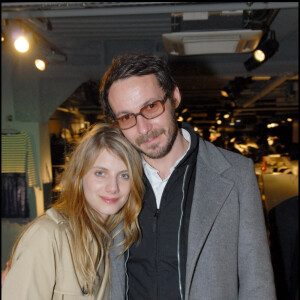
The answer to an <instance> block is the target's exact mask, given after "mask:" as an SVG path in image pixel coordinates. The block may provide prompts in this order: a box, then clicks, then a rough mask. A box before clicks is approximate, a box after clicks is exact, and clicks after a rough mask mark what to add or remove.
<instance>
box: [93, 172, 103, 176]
mask: <svg viewBox="0 0 300 300" xmlns="http://www.w3.org/2000/svg"><path fill="white" fill-rule="evenodd" d="M95 175H96V176H103V175H104V173H103V172H102V171H97V172H95Z"/></svg>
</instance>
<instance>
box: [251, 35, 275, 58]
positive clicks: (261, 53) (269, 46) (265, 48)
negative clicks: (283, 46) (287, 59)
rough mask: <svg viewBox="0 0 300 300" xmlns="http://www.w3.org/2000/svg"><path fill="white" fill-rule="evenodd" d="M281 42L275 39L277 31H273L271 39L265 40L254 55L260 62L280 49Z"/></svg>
mask: <svg viewBox="0 0 300 300" xmlns="http://www.w3.org/2000/svg"><path fill="white" fill-rule="evenodd" d="M278 48H279V44H278V42H277V41H276V40H275V33H274V31H272V33H271V36H270V39H268V40H265V41H263V42H262V43H261V44H260V45H259V46H258V47H257V48H256V50H255V51H254V53H253V57H254V59H255V60H257V61H258V62H260V63H261V62H263V61H265V60H267V59H269V58H270V57H272V56H273V55H274V53H275V52H276V51H277V50H278Z"/></svg>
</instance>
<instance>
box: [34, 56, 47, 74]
mask: <svg viewBox="0 0 300 300" xmlns="http://www.w3.org/2000/svg"><path fill="white" fill-rule="evenodd" d="M34 64H35V66H36V68H37V69H38V70H40V71H45V70H46V67H47V64H48V62H47V60H46V59H45V58H37V59H36V60H35V61H34Z"/></svg>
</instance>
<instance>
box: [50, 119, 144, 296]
mask: <svg viewBox="0 0 300 300" xmlns="http://www.w3.org/2000/svg"><path fill="white" fill-rule="evenodd" d="M102 149H106V150H108V151H111V152H112V153H113V154H115V155H117V156H118V157H119V158H120V159H121V160H122V161H123V162H124V164H125V165H126V167H127V169H128V173H129V177H130V183H131V190H130V194H129V197H128V200H127V202H126V203H125V205H124V206H123V208H122V209H121V210H120V211H119V212H118V213H116V214H115V215H111V216H109V217H108V218H107V220H106V222H105V224H103V223H101V222H99V214H98V212H97V211H96V210H94V209H93V208H92V207H91V206H90V205H89V204H88V202H87V201H86V200H85V197H84V193H83V185H82V178H83V176H84V175H85V174H86V173H87V172H88V170H89V169H90V168H91V167H92V165H93V163H94V162H95V160H96V158H97V157H98V155H99V153H100V151H101V150H102ZM142 173H143V169H142V162H141V157H140V154H139V153H138V152H137V150H135V148H134V147H133V146H132V145H131V144H130V142H129V141H128V140H127V139H126V138H125V137H124V136H123V134H122V133H121V131H120V130H119V129H117V128H115V127H114V126H112V125H109V124H105V123H99V124H96V125H94V126H93V127H92V128H91V129H90V130H89V131H88V132H87V133H86V134H85V135H84V136H83V138H82V139H81V141H80V143H79V144H78V146H77V148H76V149H75V151H74V152H73V153H72V155H71V157H70V159H69V161H68V164H67V167H66V169H65V172H64V173H63V176H62V178H61V188H62V191H61V195H60V198H59V199H58V201H57V202H56V203H55V204H54V205H53V207H54V208H55V209H56V210H58V211H60V212H61V213H62V214H63V215H65V216H66V217H67V219H68V220H69V224H70V227H71V232H72V239H73V241H72V243H73V245H72V249H73V250H74V254H73V255H74V261H75V267H76V270H77V272H79V273H80V275H81V276H80V277H82V278H83V279H84V281H85V282H86V286H85V289H86V290H87V291H88V292H89V293H90V292H91V291H92V290H91V288H92V286H93V282H94V279H95V277H96V273H97V267H98V266H99V263H105V261H108V259H107V257H108V252H109V247H110V245H111V242H112V238H113V237H115V236H116V235H118V234H119V233H120V232H121V231H123V232H124V240H123V241H122V242H121V243H120V244H119V246H123V249H122V251H121V252H120V254H123V253H124V252H125V251H126V250H127V249H128V248H129V247H130V246H131V245H132V244H133V242H134V241H136V240H137V238H138V237H139V235H140V228H139V225H138V214H139V213H140V210H141V206H142V197H143V195H144V185H143V181H142V177H143V176H142ZM122 221H123V225H122V227H121V228H120V229H118V230H117V231H116V230H115V229H116V228H117V226H118V225H119V224H120V223H121V222H122ZM112 232H114V234H113V236H111V235H112ZM91 237H92V239H93V243H96V246H97V247H90V241H91ZM109 270H110V267H109V266H106V267H105V272H109Z"/></svg>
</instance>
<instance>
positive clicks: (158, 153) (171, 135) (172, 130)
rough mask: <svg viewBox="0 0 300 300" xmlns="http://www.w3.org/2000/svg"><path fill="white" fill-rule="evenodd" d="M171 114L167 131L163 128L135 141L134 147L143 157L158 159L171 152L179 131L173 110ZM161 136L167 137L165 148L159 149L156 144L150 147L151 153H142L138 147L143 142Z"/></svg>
mask: <svg viewBox="0 0 300 300" xmlns="http://www.w3.org/2000/svg"><path fill="white" fill-rule="evenodd" d="M171 113H172V118H171V124H170V127H169V130H168V131H167V130H166V129H164V128H161V129H157V130H153V131H151V132H149V133H148V134H146V135H143V136H140V137H138V138H137V139H136V140H135V144H134V146H135V148H136V149H137V150H138V151H139V152H140V153H142V154H143V155H145V156H147V157H149V158H151V159H158V158H162V157H164V156H165V155H167V154H168V153H169V152H170V151H171V149H172V147H173V145H174V142H175V140H176V137H177V134H178V130H179V128H178V124H177V121H176V115H175V110H173V111H172V112H171ZM162 134H164V135H166V137H167V142H166V144H165V146H163V147H159V146H158V145H157V144H154V145H152V146H151V147H150V150H151V149H152V150H153V151H151V152H149V151H147V152H146V151H143V150H142V149H141V148H140V145H141V144H143V143H144V142H146V141H147V140H149V139H152V138H155V137H157V136H159V135H162Z"/></svg>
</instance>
